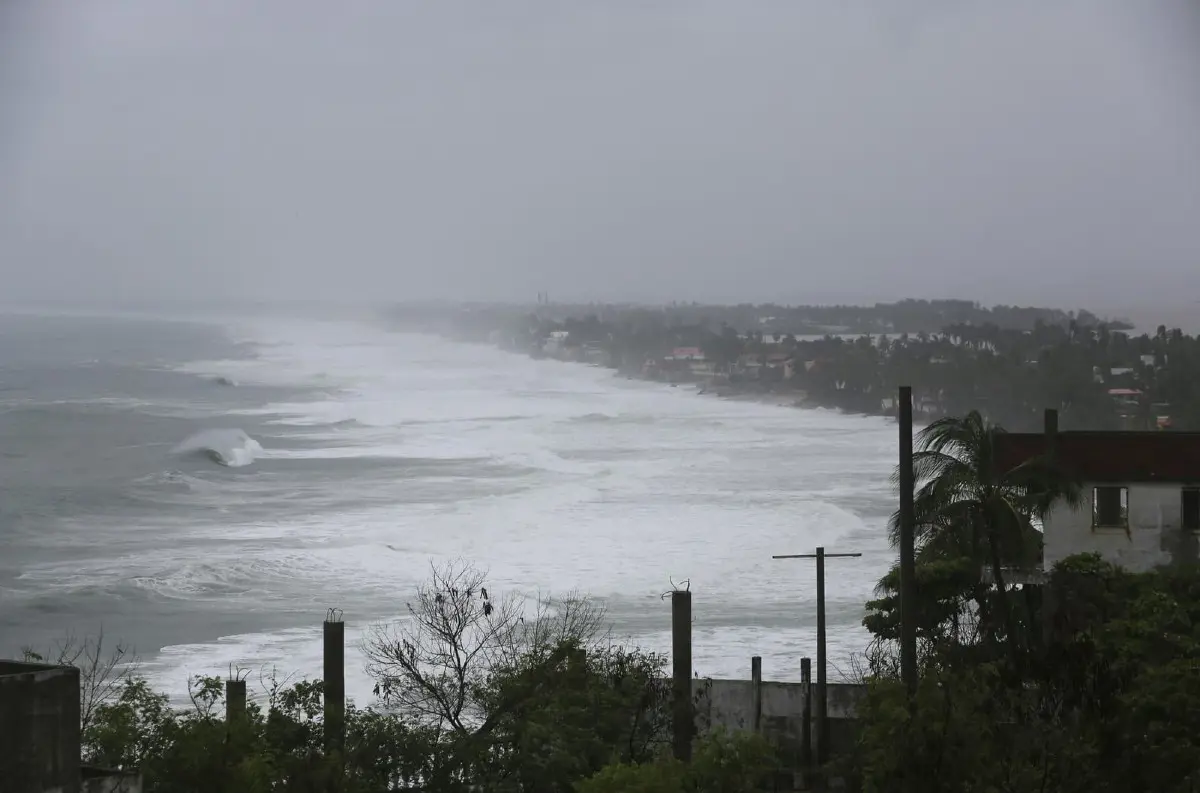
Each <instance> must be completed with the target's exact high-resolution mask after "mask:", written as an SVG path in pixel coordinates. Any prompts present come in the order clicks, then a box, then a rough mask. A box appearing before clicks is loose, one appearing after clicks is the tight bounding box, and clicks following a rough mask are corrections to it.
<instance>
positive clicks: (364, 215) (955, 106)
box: [0, 0, 1200, 326]
mask: <svg viewBox="0 0 1200 793" xmlns="http://www.w3.org/2000/svg"><path fill="white" fill-rule="evenodd" d="M1197 42H1200V11H1197V9H1196V8H1195V7H1194V6H1193V5H1192V4H1190V3H1188V2H1186V0H1163V2H1157V3H1151V4H1140V3H1139V4H1132V3H1128V2H1121V1H1120V0H1094V1H1093V2H1085V1H1084V0H1044V1H1043V2H1034V0H1015V1H1014V2H1011V3H1005V4H1002V5H1001V4H987V3H982V2H974V3H951V2H947V0H915V1H914V2H911V3H907V4H904V5H903V7H896V6H893V5H889V4H887V3H884V2H882V1H881V0H873V1H872V2H867V3H863V4H858V5H854V6H848V5H844V4H837V3H833V2H831V1H829V0H822V1H820V2H818V1H816V0H814V2H809V3H803V4H796V3H784V2H776V1H775V0H763V2H760V3H755V4H736V3H727V2H726V3H718V2H712V0H702V1H700V2H690V3H680V2H670V1H669V0H657V1H655V0H651V1H649V2H632V0H630V1H629V2H615V3H610V4H603V5H595V4H582V3H580V4H561V3H559V4H555V3H548V2H532V1H527V0H514V1H513V2H510V3H506V4H503V5H484V4H480V3H474V4H471V3H466V4H444V3H429V2H424V3H422V2H412V3H382V2H373V3H364V4H359V5H356V6H355V7H354V8H353V9H347V8H342V7H333V6H324V5H318V4H316V3H314V2H311V0H303V1H301V2H289V3H287V4H284V3H282V2H263V3H259V4H254V5H247V4H239V3H234V2H232V0H219V1H214V2H206V3H204V4H189V3H184V2H182V0H163V2H151V1H150V0H110V1H109V2H106V3H103V4H91V5H85V6H80V5H78V4H73V3H68V2H66V0H38V1H37V2H33V1H32V0H20V1H18V2H15V3H9V4H6V5H5V7H4V8H3V9H0V101H3V102H4V105H5V107H6V108H8V109H9V112H8V113H6V114H5V121H4V123H3V124H0V266H2V267H3V276H4V289H3V295H2V296H0V303H6V304H10V305H11V304H22V303H28V304H33V303H38V304H46V303H75V304H89V305H118V304H125V303H131V302H132V303H140V304H146V303H150V304H158V305H179V304H187V303H216V304H226V305H228V304H233V303H243V304H244V303H258V302H264V301H265V302H272V303H280V302H295V301H314V300H316V301H321V302H325V303H331V304H332V303H340V304H347V303H349V304H355V303H360V302H362V303H367V302H370V303H378V302H386V301H393V300H407V299H462V300H491V299H494V300H497V301H505V302H526V301H531V300H532V299H533V296H534V295H535V294H536V293H537V292H539V291H548V292H549V293H550V294H551V296H552V298H554V299H561V300H563V301H564V302H574V301H579V302H587V301H596V302H643V303H661V302H668V301H671V300H679V301H691V300H696V301H699V302H707V303H739V302H776V303H784V304H797V303H809V304H816V303H821V304H829V303H859V304H864V303H865V304H869V303H874V302H877V301H892V300H896V299H901V298H904V297H928V298H944V297H954V298H962V299H968V300H977V301H979V302H981V303H984V304H985V305H992V304H997V303H1005V304H1014V303H1015V304H1022V305H1042V306H1061V307H1063V308H1075V309H1078V308H1087V309H1089V310H1092V311H1096V312H1098V313H1104V314H1109V315H1126V316H1149V317H1154V315H1155V312H1159V313H1162V314H1164V315H1167V316H1178V317H1180V318H1181V320H1177V321H1176V324H1180V325H1181V326H1185V324H1186V323H1185V322H1184V321H1183V320H1188V321H1189V322H1190V314H1191V311H1192V310H1193V308H1194V306H1195V305H1196V300H1195V297H1193V296H1200V267H1197V266H1196V265H1197V264H1198V263H1200V223H1197V222H1196V220H1197V218H1200V146H1198V145H1197V144H1196V141H1197V140H1200V48H1198V47H1197V46H1196V43H1197ZM1164 321H1167V322H1168V323H1169V322H1170V320H1164Z"/></svg>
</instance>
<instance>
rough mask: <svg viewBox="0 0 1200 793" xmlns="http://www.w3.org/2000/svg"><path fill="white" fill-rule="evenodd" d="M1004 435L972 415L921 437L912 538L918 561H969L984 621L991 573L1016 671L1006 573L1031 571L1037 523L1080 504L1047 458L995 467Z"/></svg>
mask: <svg viewBox="0 0 1200 793" xmlns="http://www.w3.org/2000/svg"><path fill="white" fill-rule="evenodd" d="M1003 433H1004V429H1003V428H1001V427H999V426H997V425H993V424H990V423H988V422H987V421H986V420H985V419H984V418H983V417H982V416H981V415H980V414H979V412H978V411H974V410H973V411H971V412H970V413H968V414H967V415H965V416H962V417H946V418H943V419H939V420H937V421H935V422H933V423H932V424H930V425H929V426H927V427H925V428H924V429H923V430H921V432H920V433H919V434H918V435H917V437H916V446H917V449H918V450H917V451H915V452H914V454H913V477H914V482H915V485H916V488H917V489H916V492H915V493H914V496H913V506H914V512H915V515H916V526H915V536H916V543H917V547H918V559H927V560H928V559H934V558H968V559H970V560H971V561H972V562H973V563H976V569H978V570H980V573H981V580H980V582H979V583H978V584H977V586H976V589H975V594H974V599H975V600H976V604H977V606H978V607H979V609H980V614H981V616H982V615H984V614H985V613H986V608H987V604H986V601H987V588H986V587H985V586H984V585H983V582H982V570H983V568H984V566H989V567H990V568H991V573H992V582H993V584H994V585H995V588H996V599H997V605H998V607H999V609H1000V611H1001V618H1002V619H1003V621H1004V628H1005V632H1006V635H1007V637H1008V644H1009V646H1010V648H1011V650H1012V652H1013V660H1014V663H1019V654H1018V652H1017V646H1016V630H1015V626H1014V623H1013V614H1012V611H1011V610H1010V608H1009V605H1008V593H1007V590H1006V587H1005V583H1004V568H1005V566H1006V565H1013V564H1016V565H1022V566H1029V565H1033V564H1035V563H1036V562H1037V561H1038V559H1039V557H1040V546H1041V542H1040V539H1041V538H1040V534H1039V532H1038V531H1037V529H1036V527H1035V522H1037V521H1040V519H1041V518H1043V517H1044V516H1045V515H1046V513H1047V512H1048V511H1049V509H1050V507H1051V506H1052V505H1053V504H1054V503H1055V502H1057V501H1059V500H1066V502H1067V503H1069V504H1070V505H1072V506H1078V505H1079V504H1080V502H1081V499H1082V496H1081V491H1080V487H1079V486H1078V485H1077V484H1076V483H1075V482H1073V481H1071V480H1070V479H1069V478H1067V477H1066V476H1065V475H1064V474H1063V473H1062V472H1061V471H1060V470H1059V469H1058V468H1056V467H1055V466H1054V465H1053V464H1052V463H1051V462H1050V461H1049V460H1047V459H1045V458H1040V459H1034V460H1029V461H1026V462H1024V463H1021V464H1020V465H1017V466H1016V467H1013V468H1004V467H1001V466H1000V465H998V464H997V462H996V445H997V439H998V438H999V437H1000V436H1001V435H1002V434H1003ZM898 474H899V472H898V471H897V474H896V475H895V476H894V477H893V479H894V480H897V481H898V478H899V477H898ZM891 534H892V542H893V544H895V543H897V541H898V540H899V516H898V515H896V516H893V519H892V524H891ZM1031 612H1032V609H1031ZM1030 616H1031V618H1032V616H1033V615H1032V613H1031V614H1030Z"/></svg>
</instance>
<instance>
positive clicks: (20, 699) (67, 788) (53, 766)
mask: <svg viewBox="0 0 1200 793" xmlns="http://www.w3.org/2000/svg"><path fill="white" fill-rule="evenodd" d="M0 780H3V785H4V786H7V787H4V789H5V790H9V789H11V790H14V791H22V793H24V791H36V793H42V792H43V791H62V793H77V791H78V790H79V670H78V669H76V668H74V667H69V666H50V665H47V664H27V663H20V662H17V661H0Z"/></svg>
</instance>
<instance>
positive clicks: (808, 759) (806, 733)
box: [800, 658, 813, 775]
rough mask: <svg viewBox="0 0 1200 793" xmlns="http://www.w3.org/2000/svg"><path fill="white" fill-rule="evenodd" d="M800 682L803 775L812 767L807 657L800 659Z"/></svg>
mask: <svg viewBox="0 0 1200 793" xmlns="http://www.w3.org/2000/svg"><path fill="white" fill-rule="evenodd" d="M800 684H801V685H802V686H804V714H803V716H802V717H801V727H800V763H801V765H802V766H803V768H804V773H805V775H807V774H808V771H809V769H810V768H812V760H813V757H812V712H813V707H812V701H813V685H812V660H811V659H808V658H801V659H800Z"/></svg>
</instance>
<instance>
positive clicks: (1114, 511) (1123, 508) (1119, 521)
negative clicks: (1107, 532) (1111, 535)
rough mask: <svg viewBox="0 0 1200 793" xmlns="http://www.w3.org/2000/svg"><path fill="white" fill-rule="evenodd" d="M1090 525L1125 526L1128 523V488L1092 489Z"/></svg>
mask: <svg viewBox="0 0 1200 793" xmlns="http://www.w3.org/2000/svg"><path fill="white" fill-rule="evenodd" d="M1092 525H1093V526H1112V527H1116V528H1126V527H1127V526H1128V525H1129V488H1127V487H1097V488H1095V489H1093V490H1092Z"/></svg>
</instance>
